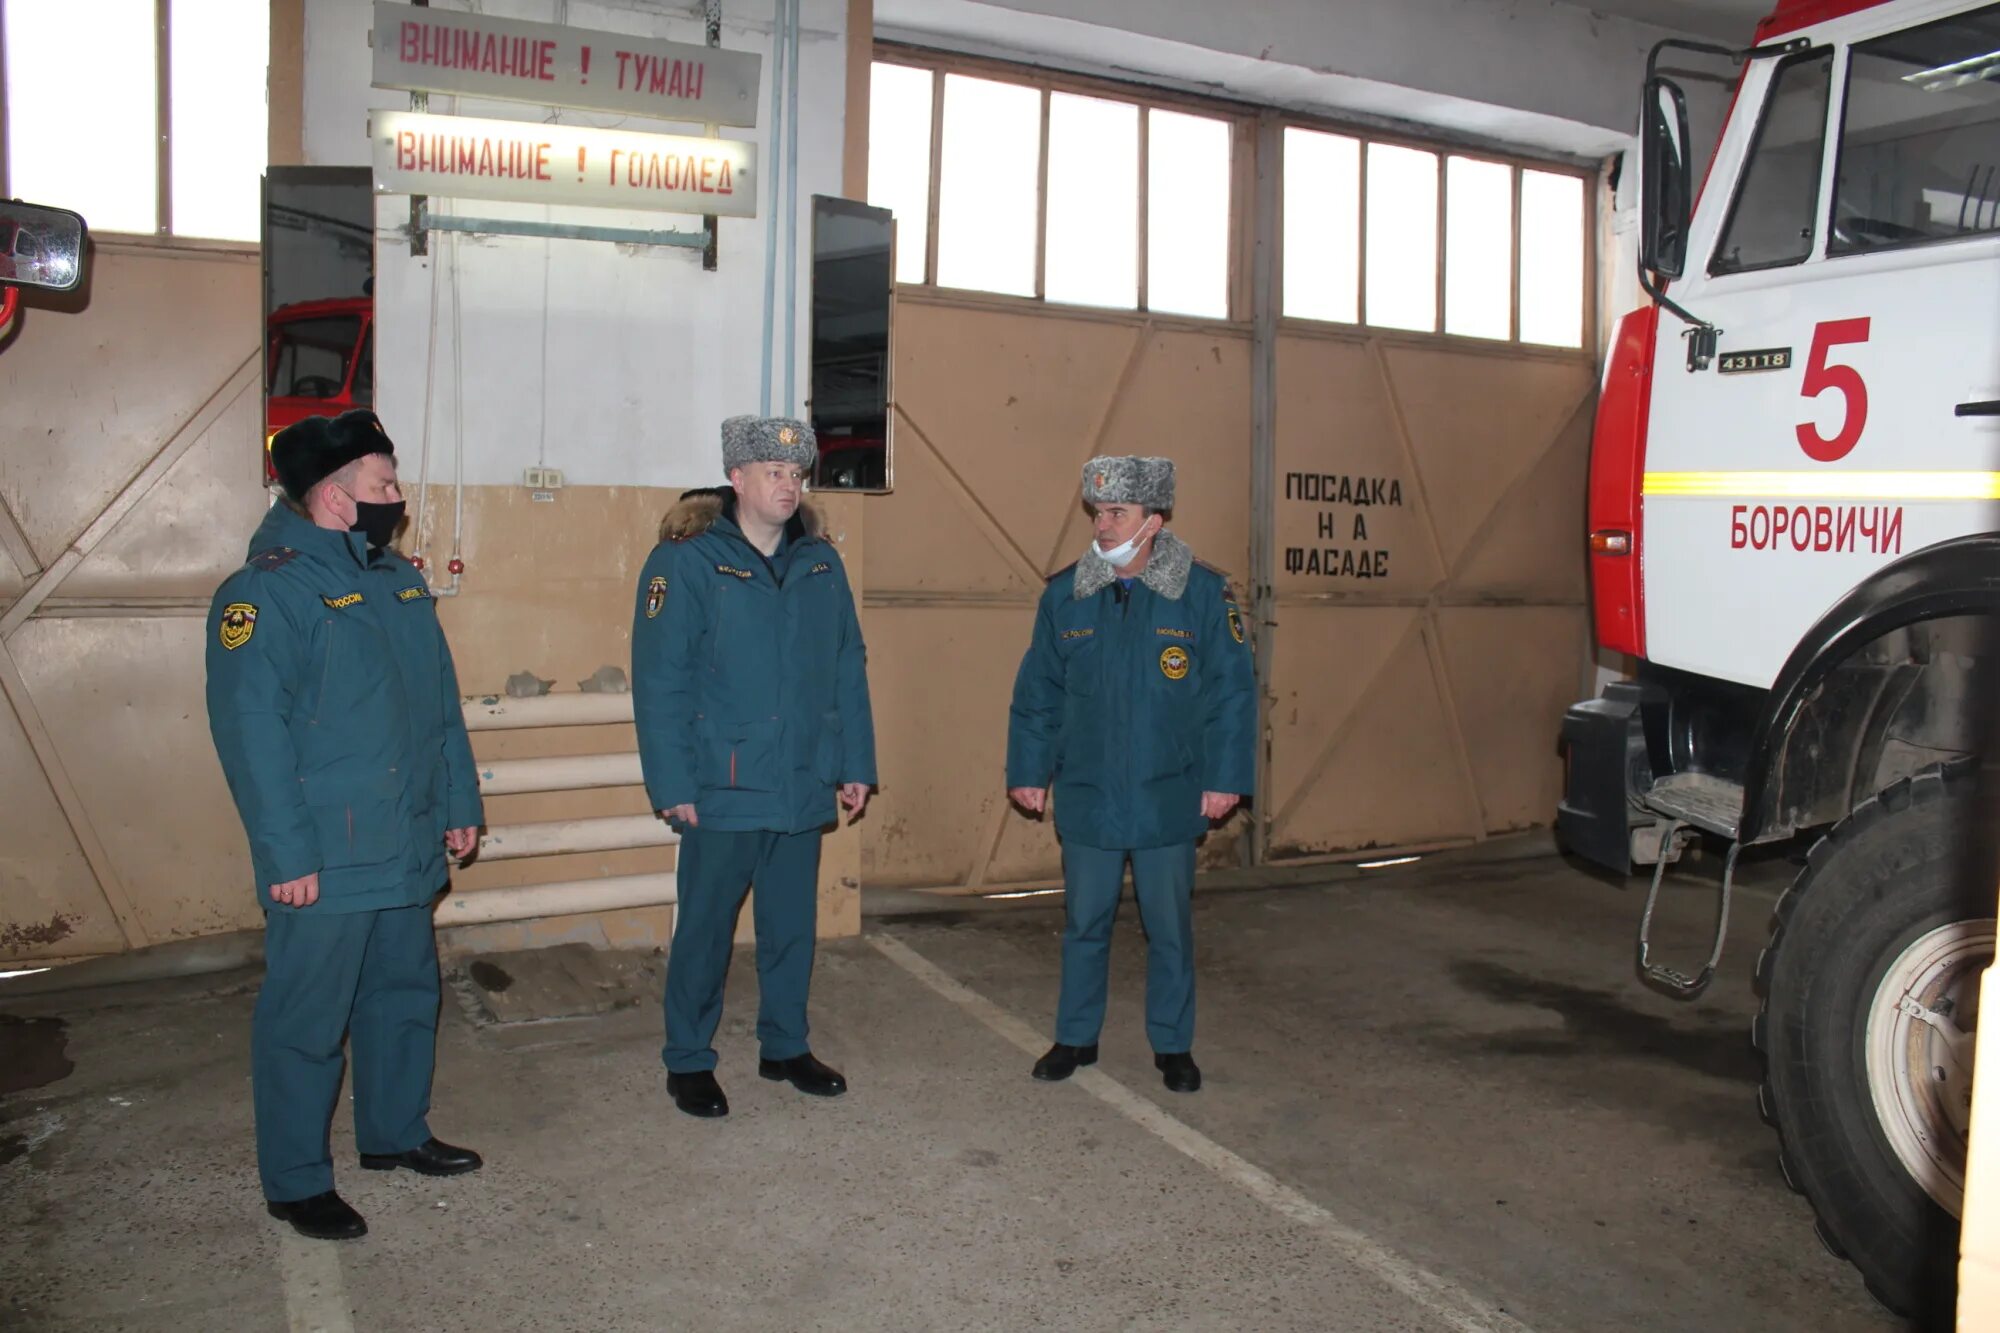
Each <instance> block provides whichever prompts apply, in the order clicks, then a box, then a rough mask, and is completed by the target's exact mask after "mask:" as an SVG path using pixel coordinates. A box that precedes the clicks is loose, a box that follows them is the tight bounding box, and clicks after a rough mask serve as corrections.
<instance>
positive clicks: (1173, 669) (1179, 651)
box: [1160, 644, 1188, 680]
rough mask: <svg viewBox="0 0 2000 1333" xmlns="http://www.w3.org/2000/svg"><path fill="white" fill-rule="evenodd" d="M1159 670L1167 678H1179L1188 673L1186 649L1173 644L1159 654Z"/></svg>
mask: <svg viewBox="0 0 2000 1333" xmlns="http://www.w3.org/2000/svg"><path fill="white" fill-rule="evenodd" d="M1160 670H1161V671H1162V672H1163V673H1164V674H1165V675H1166V678H1167V679H1168V680H1180V679H1181V678H1182V677H1184V676H1186V675H1187V673H1188V654H1187V649H1185V648H1183V647H1181V646H1180V645H1179V644H1175V645H1174V646H1173V647H1171V648H1169V649H1167V650H1166V651H1165V652H1163V653H1161V654H1160Z"/></svg>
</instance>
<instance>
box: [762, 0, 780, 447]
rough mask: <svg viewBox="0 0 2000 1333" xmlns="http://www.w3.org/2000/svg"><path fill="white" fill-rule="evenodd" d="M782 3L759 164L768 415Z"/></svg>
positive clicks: (776, 9) (775, 7) (775, 21)
mask: <svg viewBox="0 0 2000 1333" xmlns="http://www.w3.org/2000/svg"><path fill="white" fill-rule="evenodd" d="M784 27H785V0H773V3H772V20H771V60H770V68H771V112H770V115H771V119H770V123H769V124H767V125H766V126H765V127H764V155H763V157H762V159H761V160H760V162H759V166H758V170H760V171H761V172H762V173H763V174H764V177H765V179H766V181H767V187H766V190H765V196H764V358H763V362H762V364H761V366H760V368H759V371H758V375H757V404H758V407H757V410H758V411H759V412H761V413H763V414H764V415H765V416H769V415H771V353H772V350H773V349H772V343H771V323H772V320H773V318H774V317H775V315H776V307H775V304H774V302H775V300H776V296H777V286H778V196H779V194H780V190H779V188H778V187H779V186H780V185H781V184H782V183H783V182H782V180H781V178H780V176H779V173H778V172H777V171H775V170H774V169H773V168H774V166H775V164H776V163H777V161H778V152H779V146H780V143H781V141H782V140H783V138H784V133H783V130H784V126H783V124H782V123H781V122H780V121H779V119H778V117H779V113H780V112H781V111H782V110H783V109H784V108H783V106H782V105H781V103H782V101H783V97H782V94H783V92H784V81H785V42H784Z"/></svg>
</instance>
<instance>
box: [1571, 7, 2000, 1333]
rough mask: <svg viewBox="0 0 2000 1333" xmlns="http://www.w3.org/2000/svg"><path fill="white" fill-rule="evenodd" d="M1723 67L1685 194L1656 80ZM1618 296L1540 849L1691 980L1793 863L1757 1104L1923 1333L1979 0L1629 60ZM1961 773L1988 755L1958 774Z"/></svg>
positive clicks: (1933, 1180)
mask: <svg viewBox="0 0 2000 1333" xmlns="http://www.w3.org/2000/svg"><path fill="white" fill-rule="evenodd" d="M1723 57H1726V58H1729V59H1732V60H1734V61H1736V62H1738V64H1739V65H1740V72H1739V76H1738V81H1737V86H1736V95H1735V100H1734V102H1733V104H1732V106H1731V108H1730V111H1729V114H1728V117H1727V120H1726V122H1725V125H1724V128H1723V131H1722V135H1721V138H1720V141H1719V143H1718V145H1717V147H1716V150H1715V154H1714V158H1713V160H1712V162H1711V164H1710V167H1709V172H1708V176H1707V179H1706V182H1705V184H1704V185H1703V186H1702V187H1701V188H1700V189H1699V191H1697V190H1696V189H1695V185H1694V181H1693V179H1692V171H1691V168H1690V163H1689V157H1690V154H1689V142H1688V131H1687V116H1686V103H1685V99H1684V97H1683V94H1682V91H1681V89H1680V88H1679V87H1678V86H1677V85H1676V83H1675V82H1674V80H1673V79H1672V78H1671V77H1668V76H1667V75H1665V74H1662V73H1660V72H1659V71H1660V70H1661V69H1662V68H1663V67H1664V65H1665V64H1666V63H1667V62H1672V63H1673V64H1675V65H1677V66H1679V67H1681V68H1687V67H1688V64H1687V62H1692V61H1698V60H1704V59H1710V58H1723ZM1639 158H1640V162H1639V167H1640V181H1641V186H1640V205H1639V207H1640V237H1641V239H1640V246H1639V248H1640V251H1641V256H1640V278H1641V285H1642V286H1643V287H1644V289H1645V291H1646V293H1647V295H1648V297H1649V298H1650V299H1649V300H1648V301H1647V303H1646V304H1645V305H1644V306H1643V307H1642V308H1640V309H1638V310H1635V311H1633V312H1632V313H1630V314H1627V315H1626V316H1625V317H1624V318H1623V320H1622V321H1621V322H1620V324H1619V325H1618V328H1617V331H1616V335H1615V337H1614V340H1613V343H1612V346H1611V349H1610V353H1609V357H1608V360H1607V365H1606V369H1605V376H1604V385H1603V394H1602V398H1601V402H1600V405H1599V408H1598V417H1597V423H1596V433H1595V438H1594V441H1593V446H1592V448H1593V457H1592V466H1591V479H1590V499H1589V543H1590V564H1591V573H1592V582H1593V590H1592V595H1593V599H1594V609H1595V617H1596V626H1597V635H1598V640H1599V643H1600V645H1601V646H1602V647H1603V648H1605V649H1608V650H1611V651H1612V652H1615V653H1619V654H1624V655H1627V656H1628V657H1629V659H1631V660H1632V662H1633V663H1634V669H1633V670H1632V672H1631V673H1630V678H1629V679H1626V680H1622V681H1620V682H1618V683H1615V684H1612V685H1610V686H1609V687H1608V688H1606V689H1605V690H1604V692H1603V694H1602V696H1601V697H1599V698H1596V699H1592V700H1588V701H1586V702H1583V703H1579V704H1578V705H1576V706H1575V707H1574V708H1572V709H1570V711H1569V713H1568V714H1567V716H1566V717H1565V719H1564V723H1563V733H1562V734H1563V742H1564V748H1565V754H1566V757H1567V762H1568V777H1567V781H1566V790H1565V795H1564V799H1563V803H1562V806H1561V809H1560V811H1559V815H1558V824H1559V827H1560V830H1561V833H1562V835H1563V837H1564V840H1565V842H1566V843H1567V845H1568V846H1569V847H1570V848H1571V849H1573V850H1574V851H1575V852H1576V853H1577V854H1579V855H1581V856H1583V857H1585V858H1588V859H1590V860H1593V861H1596V862H1599V863H1601V864H1603V865H1605V866H1608V867H1611V868H1613V869H1615V870H1617V871H1618V872H1620V873H1621V874H1622V873H1630V872H1632V871H1633V870H1634V869H1635V868H1639V869H1641V870H1642V871H1643V870H1650V873H1651V876H1652V885H1653V888H1652V893H1651V894H1649V895H1648V897H1647V900H1646V907H1645V912H1644V914H1643V916H1642V917H1641V922H1640V930H1639V941H1638V956H1639V964H1640V969H1641V972H1642V975H1643V976H1644V977H1645V978H1646V979H1647V980H1648V981H1649V982H1651V983H1652V984H1654V985H1655V986H1657V987H1659V988H1661V989H1664V990H1666V991H1669V992H1670V993H1673V994H1676V995H1679V996H1682V997H1690V998H1691V997H1693V996H1695V995H1698V994H1699V993H1700V992H1701V990H1702V989H1703V988H1704V987H1705V986H1706V985H1707V984H1708V982H1709V980H1710V978H1711V977H1712V976H1713V975H1714V972H1715V968H1716V965H1717V963H1718V962H1719V960H1720V958H1721V955H1722V949H1723V937H1724V932H1725V928H1726V923H1727V908H1728V898H1729V892H1730V887H1731V882H1732V880H1733V877H1734V874H1735V871H1736V869H1737V864H1738V857H1739V855H1740V854H1741V853H1743V852H1744V851H1745V849H1748V848H1752V847H1760V846H1763V845H1765V844H1789V845H1790V847H1791V848H1792V849H1794V850H1795V852H1796V853H1797V854H1798V856H1797V859H1798V861H1799V862H1800V863H1801V865H1802V869H1800V870H1799V872H1798V874H1797V877H1796V879H1795V880H1794V881H1793V882H1792V884H1791V886H1790V888H1789V890H1788V891H1787V892H1786V893H1785V895H1784V897H1783V898H1782V900H1781V901H1780V903H1779V905H1778V908H1777V911H1776V913H1775V916H1774V921H1773V926H1772V931H1771V935H1770V939H1769V941H1768V943H1767V945H1766V947H1765V948H1764V950H1763V952H1762V955H1761V957H1760V958H1759V959H1758V961H1757V965H1756V974H1755V975H1756V984H1757V987H1758V990H1759V992H1760V994H1761V997H1762V1012H1761V1014H1760V1016H1759V1017H1758V1019H1757V1022H1756V1027H1755V1031H1754V1034H1753V1036H1754V1039H1755V1042H1756V1045H1757V1048H1758V1050H1759V1051H1761V1052H1762V1055H1763V1060H1764V1079H1763V1084H1762V1088H1761V1092H1760V1097H1759V1104H1760V1108H1761V1110H1762V1112H1763V1114H1764V1116H1765V1118H1766V1119H1767V1120H1768V1121H1770V1122H1771V1123H1772V1124H1773V1125H1774V1126H1775V1127H1776V1129H1777V1131H1778V1135H1779V1141H1780V1160H1781V1164H1782V1167H1783V1170H1784V1173H1785V1176H1786V1179H1787V1180H1788V1181H1789V1182H1790V1183H1791V1184H1792V1185H1793V1186H1794V1187H1795V1188H1797V1189H1798V1190H1800V1191H1801V1192H1803V1193H1804V1194H1805V1196H1806V1197H1807V1198H1808V1199H1809V1200H1810V1201H1811V1203H1812V1206H1813V1209H1814V1211H1815V1213H1816V1215H1817V1218H1818V1226H1819V1233H1820V1237H1821V1239H1822V1240H1823V1241H1824V1242H1825V1243H1826V1245H1827V1246H1828V1247H1829V1248H1830V1249H1832V1250H1833V1251H1834V1252H1835V1253H1836V1254H1841V1255H1844V1256H1846V1257H1847V1258H1849V1259H1851V1260H1852V1262H1853V1263H1854V1264H1855V1266H1856V1267H1857V1268H1859V1269H1860V1271H1861V1273H1862V1275H1863V1276H1864V1277H1865V1278H1866V1280H1867V1282H1868V1285H1869V1287H1870V1289H1871V1290H1872V1291H1874V1293H1875V1294H1876V1295H1877V1297H1879V1298H1880V1299H1881V1300H1882V1301H1883V1302H1884V1303H1885V1304H1887V1305H1888V1306H1890V1307H1891V1308H1892V1309H1894V1310H1897V1311H1899V1312H1901V1313H1904V1314H1907V1315H1910V1316H1912V1317H1915V1318H1917V1319H1919V1320H1923V1321H1935V1320H1938V1319H1940V1318H1943V1317H1945V1312H1947V1311H1948V1310H1949V1309H1950V1300H1951V1292H1952V1289H1953V1277H1954V1272H1955V1265H1956V1260H1957V1248H1958V1247H1957V1237H1958V1214H1959V1207H1960V1201H1961V1198H1962V1195H1963V1192H1964V1181H1965V1160H1966V1144H1967V1121H1968V1115H1969V1106H1970V1099H1971V1073H1972V1060H1971V1056H1972V1044H1973V1038H1974V1035H1975V1033H1976V1031H1977V1024H1978V1005H1979V997H1978V976H1979V973H1980V972H1981V971H1982V970H1983V969H1984V968H1985V966H1986V965H1987V963H1988V961H1989V960H1990V959H1991V957H1992V954H1993V948H1994V922H1993V919H1992V911H1993V900H1994V899H1993V895H1994V883H1993V879H1992V864H1993V863H1992V860H1991V858H1990V857H1986V856H1984V855H1983V853H1980V852H1978V851H1976V850H1974V849H1973V847H1972V841H1973V840H1972V839H1971V838H1970V836H1969V835H1970V834H1971V833H1972V832H1973V831H1974V830H1975V829H1977V828H1978V827H1980V826H1981V824H1982V821H1981V819H1979V818H1976V817H1975V813H1974V789H1975V785H1976V784H1975V778H1976V776H1977V773H1978V771H1979V758H1980V755H1981V754H1982V751H1985V750H1990V749H1991V747H1990V746H1985V745H1982V742H1981V739H1980V738H1981V737H1982V736H1984V735H1985V734H1987V732H1986V729H1987V727H1988V726H1989V725H1990V719H1989V717H1988V713H1989V712H1990V711H1991V710H1990V708H1989V707H1988V705H1991V704H1993V703H1995V702H1996V701H1995V700H1993V699H1992V698H1991V694H1992V692H1993V677H1992V676H1990V675H1986V676H1981V675H1978V674H1976V672H1977V671H1978V670H1979V669H1980V667H1981V666H1982V665H1985V666H1993V665H2000V663H1996V661H1995V658H1996V650H1995V646H1994V645H1993V644H1991V643H1990V642H1989V636H1990V635H1991V634H1993V633H1994V632H1995V626H1996V625H2000V617H1996V616H1994V614H1993V613H1994V612H1995V611H2000V533H1996V530H2000V4H1994V3H1991V0H1987V2H1986V3H1971V2H1969V0H1873V2H1871V0H1783V2H1782V3H1780V5H1779V7H1778V9H1777V11H1776V12H1775V13H1774V14H1772V15H1771V16H1770V17H1769V18H1767V19H1766V20H1765V21H1764V22H1763V23H1762V24H1761V25H1760V27H1759V28H1758V30H1757V35H1756V45H1755V46H1754V47H1752V48H1751V49H1749V50H1747V51H1735V52H1730V51H1725V50H1723V49H1721V48H1714V47H1704V46H1702V45H1700V44H1698V43H1686V42H1671V43H1663V44H1662V46H1661V47H1660V48H1657V49H1656V50H1655V51H1654V53H1653V58H1652V61H1651V63H1650V66H1649V70H1648V79H1647V83H1646V87H1645V98H1644V103H1643V111H1642V116H1641V135H1640V149H1639ZM1989 757H1990V756H1989ZM1697 842H1705V843H1707V844H1709V845H1710V846H1712V847H1713V848H1714V849H1715V850H1717V851H1720V852H1722V853H1723V859H1722V865H1723V873H1722V875H1721V885H1720V908H1721V910H1720V911H1719V912H1718V914H1717V917H1716V926H1715V931H1714V937H1713V941H1712V946H1711V947H1710V949H1709V951H1708V956H1707V960H1706V962H1705V963H1704V964H1702V965H1701V966H1699V967H1696V968H1691V969H1687V970H1677V969H1675V968H1672V967H1668V966H1666V965H1664V964H1663V963H1661V962H1660V961H1659V960H1658V959H1657V958H1656V957H1655V956H1654V955H1655V952H1656V949H1655V946H1654V944H1653V941H1652V940H1651V938H1650V933H1651V925H1652V918H1653V909H1654V907H1655V905H1656V903H1657V901H1658V898H1659V894H1660V885H1661V880H1662V878H1663V876H1664V874H1665V872H1666V869H1667V867H1668V866H1669V865H1670V864H1671V863H1674V862H1675V861H1677V860H1679V859H1680V858H1681V856H1682V854H1683V852H1684V851H1685V850H1686V849H1688V848H1690V847H1692V846H1694V845H1695V844H1696V843H1697Z"/></svg>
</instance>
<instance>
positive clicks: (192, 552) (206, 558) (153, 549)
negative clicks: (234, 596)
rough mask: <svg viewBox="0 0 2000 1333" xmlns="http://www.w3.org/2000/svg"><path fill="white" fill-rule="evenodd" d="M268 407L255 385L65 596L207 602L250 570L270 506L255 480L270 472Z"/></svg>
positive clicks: (86, 564) (68, 584) (66, 585)
mask: <svg viewBox="0 0 2000 1333" xmlns="http://www.w3.org/2000/svg"><path fill="white" fill-rule="evenodd" d="M262 411H263V402H262V399H261V398H260V397H259V395H258V393H257V390H256V388H255V386H254V385H253V386H252V387H251V388H250V389H249V390H247V391H246V392H245V393H244V394H243V395H242V396H241V397H240V398H238V399H237V400H236V402H235V405H234V406H232V407H230V408H229V409H228V410H227V411H225V412H224V413H223V414H222V415H221V417H219V418H218V419H217V420H216V422H215V424H214V425H212V426H210V427H209V428H208V429H207V430H206V431H204V432H202V435H201V438H200V439H198V440H197V441H196V442H195V443H194V445H193V446H192V447H191V448H190V449H189V450H188V452H187V453H185V454H183V455H182V456H181V458H180V459H179V460H178V461H177V462H175V464H174V465H173V466H172V467H171V468H169V469H168V470H167V473H166V475H165V476H163V477H162V478H160V482H159V484H158V485H157V486H155V487H154V488H153V490H152V492H151V493H150V494H149V495H147V496H146V497H145V498H144V499H142V500H141V501H140V502H139V504H138V506H137V507H136V508H134V509H133V510H132V512H131V513H129V514H127V515H126V516H125V519H124V521H123V522H121V523H120V524H119V525H118V526H117V527H116V528H114V529H112V531H111V533H110V535H109V536H107V537H106V538H105V539H104V541H103V542H102V543H101V544H99V546H98V547H97V549H96V550H94V551H92V552H91V554H90V555H89V556H88V557H86V558H85V559H84V561H83V563H82V564H81V565H79V566H77V569H76V572H75V573H74V574H71V575H70V576H69V578H68V579H66V580H64V582H63V586H62V588H61V589H60V590H59V592H58V594H57V595H58V596H104V595H108V594H120V593H122V594H127V595H133V596H148V597H176V596H199V597H207V596H208V595H209V594H211V593H213V592H214V591H215V588H216V585H217V584H219V583H221V582H222V580H223V579H224V578H225V577H227V576H228V575H229V573H230V572H231V571H233V570H235V569H236V568H237V567H238V566H240V565H241V564H242V563H243V560H244V556H245V554H246V551H245V549H244V547H245V539H246V538H247V537H248V535H249V534H250V533H251V532H253V531H255V530H256V527H257V524H258V523H259V522H261V521H262V520H263V517H264V512H265V510H266V508H267V507H268V502H267V501H266V500H265V498H264V493H263V491H262V490H261V489H260V488H259V487H257V486H256V485H255V484H248V485H246V484H245V483H246V481H253V483H254V478H255V477H256V475H257V471H258V469H259V468H260V467H261V466H262V460H261V457H260V453H259V444H258V442H259V441H260V440H262V439H263V431H262V429H261V428H260V415H261V413H262Z"/></svg>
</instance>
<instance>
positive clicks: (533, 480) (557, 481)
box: [521, 467, 563, 498]
mask: <svg viewBox="0 0 2000 1333" xmlns="http://www.w3.org/2000/svg"><path fill="white" fill-rule="evenodd" d="M521 484H522V485H523V486H526V487H527V488H528V489H529V490H531V491H559V490H561V489H562V484H563V474H562V469H561V468H559V467H531V468H528V469H526V471H525V472H523V474H522V476H521ZM538 498H539V497H538Z"/></svg>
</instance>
